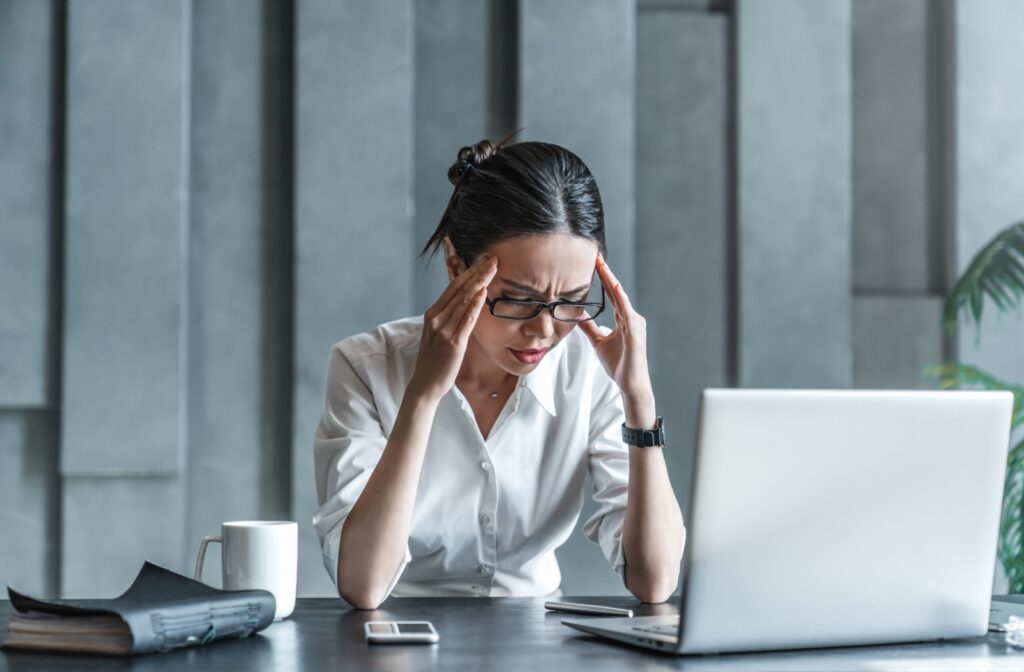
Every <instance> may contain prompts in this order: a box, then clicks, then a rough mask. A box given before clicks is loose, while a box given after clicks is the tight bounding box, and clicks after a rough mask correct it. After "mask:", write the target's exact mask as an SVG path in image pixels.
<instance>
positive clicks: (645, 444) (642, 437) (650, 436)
mask: <svg viewBox="0 0 1024 672" xmlns="http://www.w3.org/2000/svg"><path fill="white" fill-rule="evenodd" d="M622 440H623V442H625V443H628V444H629V445H631V446H636V447H638V448H653V447H655V446H664V445H665V421H664V420H662V419H661V416H660V415H659V416H658V426H657V427H656V428H654V429H633V428H632V427H626V423H622Z"/></svg>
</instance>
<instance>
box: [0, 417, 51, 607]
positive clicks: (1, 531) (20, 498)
mask: <svg viewBox="0 0 1024 672" xmlns="http://www.w3.org/2000/svg"><path fill="white" fill-rule="evenodd" d="M54 415H55V414H54V413H53V412H50V411H45V412H44V411H3V412H0V577H2V579H0V580H2V581H3V583H4V584H5V585H8V586H10V587H12V588H14V589H16V590H19V591H22V592H26V593H29V594H32V595H50V596H53V597H56V596H57V588H58V586H57V578H58V567H57V557H58V555H57V528H58V525H59V512H58V510H59V507H60V488H59V478H58V476H57V431H56V421H55V418H54Z"/></svg>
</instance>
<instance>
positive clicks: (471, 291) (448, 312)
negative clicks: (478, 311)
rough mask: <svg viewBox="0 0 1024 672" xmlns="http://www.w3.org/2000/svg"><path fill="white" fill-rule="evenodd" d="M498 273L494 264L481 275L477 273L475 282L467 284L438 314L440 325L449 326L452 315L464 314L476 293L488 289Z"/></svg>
mask: <svg viewBox="0 0 1024 672" xmlns="http://www.w3.org/2000/svg"><path fill="white" fill-rule="evenodd" d="M497 272H498V267H497V265H496V264H492V265H491V266H490V267H489V268H487V269H486V270H484V271H482V272H481V273H477V275H476V278H475V279H474V280H473V282H470V283H467V284H466V285H465V286H463V288H462V291H460V292H459V293H458V294H455V295H454V296H453V297H452V298H451V299H450V300H449V301H448V305H446V306H445V307H444V308H443V309H442V310H441V312H440V313H439V314H438V323H439V324H442V325H447V324H448V323H449V322H450V321H451V318H452V315H454V314H458V315H460V316H461V315H462V312H463V311H462V310H461V309H462V308H465V306H466V305H467V304H469V303H471V302H472V301H473V298H474V297H475V295H476V293H477V292H478V291H480V289H481V288H484V289H486V287H487V286H488V285H489V284H491V280H493V279H494V274H495V273H497ZM484 296H486V293H485V294H484Z"/></svg>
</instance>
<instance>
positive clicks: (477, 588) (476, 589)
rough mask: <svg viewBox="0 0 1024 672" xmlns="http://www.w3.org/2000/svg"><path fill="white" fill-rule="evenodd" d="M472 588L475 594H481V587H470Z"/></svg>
mask: <svg viewBox="0 0 1024 672" xmlns="http://www.w3.org/2000/svg"><path fill="white" fill-rule="evenodd" d="M470 587H471V588H472V589H473V591H474V592H477V593H479V592H480V586H470Z"/></svg>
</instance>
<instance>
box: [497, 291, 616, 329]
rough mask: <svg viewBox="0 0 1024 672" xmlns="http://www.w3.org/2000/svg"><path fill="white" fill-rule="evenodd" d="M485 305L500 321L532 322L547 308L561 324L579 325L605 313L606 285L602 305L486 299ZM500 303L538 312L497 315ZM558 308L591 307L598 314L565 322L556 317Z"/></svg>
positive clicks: (602, 295)
mask: <svg viewBox="0 0 1024 672" xmlns="http://www.w3.org/2000/svg"><path fill="white" fill-rule="evenodd" d="M484 303H486V304H487V307H488V308H489V309H490V311H491V315H494V316H495V317H497V318H498V319H500V320H532V319H533V318H535V317H537V316H538V315H540V311H542V310H544V309H545V308H547V309H548V310H549V311H551V317H552V318H553V319H555V320H558V321H559V322H568V323H569V324H579V323H580V322H589V321H590V320H592V319H594V318H595V317H597V316H598V315H600V314H601V313H603V312H604V308H605V297H604V283H601V303H589V302H581V301H555V302H554V303H544V302H543V301H534V300H532V299H488V298H484ZM500 303H514V304H516V305H520V306H521V305H533V306H535V307H536V310H534V311H533V314H532V315H529V316H527V317H508V316H507V315H496V314H495V313H494V306H495V305H497V304H500ZM558 306H590V307H593V308H596V309H597V312H596V313H594V314H593V315H591V316H590V317H588V318H587V319H585V320H563V319H561V318H559V317H555V308H557V307H558Z"/></svg>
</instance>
